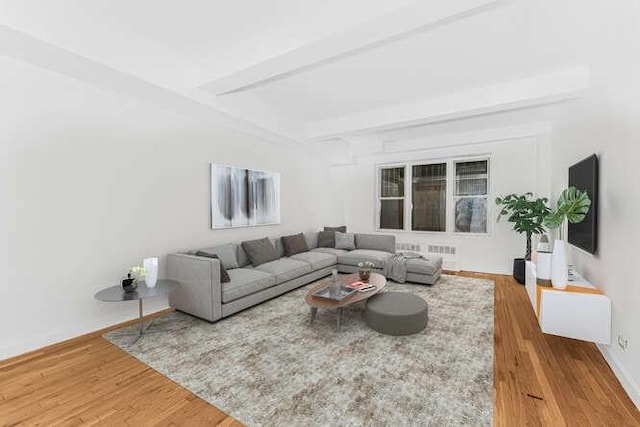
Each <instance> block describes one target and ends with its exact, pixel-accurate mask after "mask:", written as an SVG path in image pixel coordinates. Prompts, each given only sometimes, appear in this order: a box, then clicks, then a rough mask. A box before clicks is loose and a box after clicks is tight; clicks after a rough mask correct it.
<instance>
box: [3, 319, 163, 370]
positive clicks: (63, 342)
mask: <svg viewBox="0 0 640 427" xmlns="http://www.w3.org/2000/svg"><path fill="white" fill-rule="evenodd" d="M172 311H175V309H174V308H172V307H168V308H163V309H160V310H158V311H154V312H152V313H149V314H146V315H144V316H143V318H144V319H145V320H148V319H152V318H154V317H159V316H163V315H165V314H168V313H170V312H172ZM116 322H117V323H113V324H112V325H111V326H107V327H101V328H99V329H96V328H95V326H94V327H93V328H91V329H93V330H92V331H91V332H79V330H78V331H75V333H74V335H75V336H72V337H71V338H62V335H58V334H56V335H52V336H49V337H48V339H49V342H51V344H46V345H44V346H41V347H38V348H36V349H34V350H27V351H22V352H21V353H19V354H16V353H17V352H16V351H15V350H14V349H13V348H11V347H10V348H8V349H3V352H4V353H8V354H13V355H11V356H9V357H6V358H5V359H0V367H6V366H8V365H12V364H15V363H19V362H22V361H24V360H28V359H30V358H32V357H35V356H38V355H41V354H43V353H47V352H50V351H52V350H56V349H59V348H62V347H65V346H68V345H75V344H78V343H82V342H84V341H87V340H90V339H93V338H96V337H99V336H102V335H104V334H106V333H107V332H109V331H112V330H114V329H120V328H122V327H125V326H128V325H132V324H134V323H137V322H138V318H137V317H136V318H133V319H131V320H125V321H121V320H118V321H116ZM91 329H89V330H91ZM86 330H87V329H84V331H86ZM67 336H68V335H67ZM56 338H57V339H56ZM33 342H34V343H35V342H42V338H39V339H37V340H34V341H33ZM33 347H34V346H33V345H32V346H31V348H33ZM15 348H25V345H24V343H22V344H21V345H20V346H16V347H15ZM12 350H13V351H12Z"/></svg>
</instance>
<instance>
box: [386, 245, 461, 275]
mask: <svg viewBox="0 0 640 427" xmlns="http://www.w3.org/2000/svg"><path fill="white" fill-rule="evenodd" d="M396 251H412V252H419V253H421V254H422V255H424V256H429V255H431V256H434V255H436V256H441V257H442V268H443V269H445V270H450V271H458V270H459V268H458V247H457V246H455V245H449V244H444V243H426V242H424V243H416V242H397V243H396Z"/></svg>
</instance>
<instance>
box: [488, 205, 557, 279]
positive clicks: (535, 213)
mask: <svg viewBox="0 0 640 427" xmlns="http://www.w3.org/2000/svg"><path fill="white" fill-rule="evenodd" d="M548 202H549V200H548V199H547V198H538V199H533V193H525V194H520V195H519V194H509V195H507V196H505V197H497V198H496V205H498V206H500V213H499V214H498V220H500V218H501V217H503V216H507V217H508V218H507V220H508V221H509V222H511V223H513V229H514V230H515V231H516V232H517V233H520V234H525V235H526V238H527V242H526V251H525V255H524V258H516V259H514V261H513V277H514V278H515V279H516V281H518V283H524V275H525V274H524V271H525V269H524V268H525V261H530V260H531V236H533V235H534V234H542V233H544V221H545V219H546V218H547V216H548V215H549V213H550V212H551V209H549V207H548V206H547V203H548Z"/></svg>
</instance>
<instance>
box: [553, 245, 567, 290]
mask: <svg viewBox="0 0 640 427" xmlns="http://www.w3.org/2000/svg"><path fill="white" fill-rule="evenodd" d="M568 283H569V270H568V265H567V251H566V248H565V243H564V240H556V241H555V242H554V243H553V255H552V259H551V285H553V287H554V288H557V289H564V288H566V287H567V284H568Z"/></svg>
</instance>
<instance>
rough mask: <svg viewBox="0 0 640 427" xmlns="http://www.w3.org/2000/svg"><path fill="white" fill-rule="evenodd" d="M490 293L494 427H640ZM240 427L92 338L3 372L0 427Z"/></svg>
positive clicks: (573, 347)
mask: <svg viewBox="0 0 640 427" xmlns="http://www.w3.org/2000/svg"><path fill="white" fill-rule="evenodd" d="M462 274H464V275H467V276H473V277H481V278H488V279H492V280H494V281H495V283H496V287H495V301H496V307H495V362H494V365H495V366H494V389H495V393H494V408H495V409H494V424H495V425H496V426H524V425H532V426H537V425H540V426H564V425H566V426H574V425H581V426H589V425H608V426H640V413H639V412H638V410H637V409H636V408H635V406H634V405H633V403H632V402H631V401H630V400H629V398H628V397H627V395H626V394H625V393H624V391H623V389H622V387H621V386H620V384H619V382H618V381H617V379H616V378H615V377H614V376H613V373H612V372H611V370H610V369H609V367H608V366H607V364H606V362H605V361H604V359H603V358H602V356H601V355H600V353H599V352H598V350H597V349H596V347H595V346H594V345H593V344H589V343H584V342H581V341H575V340H570V339H565V338H559V337H553V336H549V335H543V334H542V333H541V332H540V329H539V328H538V326H537V323H536V320H535V318H534V316H533V311H532V310H531V308H530V306H529V302H528V300H527V296H526V294H525V291H524V288H523V287H522V286H520V285H518V284H516V283H515V282H514V281H513V279H511V278H510V277H507V276H498V275H487V274H475V273H462ZM81 424H101V425H189V426H191V425H216V424H221V425H226V426H236V425H241V423H239V422H238V421H236V420H234V419H233V418H231V417H229V416H227V415H226V414H225V413H224V412H222V411H221V410H219V409H217V408H215V407H213V406H211V405H209V404H207V403H206V402H204V401H203V400H201V399H199V398H198V397H196V396H194V395H193V394H191V393H190V392H189V391H187V390H186V389H184V388H182V387H180V386H179V385H177V384H176V383H174V382H172V381H171V380H169V379H167V378H165V377H163V376H162V375H160V374H159V373H157V372H155V371H154V370H152V369H151V368H149V367H147V366H146V365H144V364H143V363H141V362H138V361H137V360H136V359H134V358H133V357H131V356H129V355H128V354H126V353H125V352H123V351H122V350H120V349H118V348H117V347H115V346H113V345H112V344H110V343H109V342H107V341H106V340H104V339H103V338H101V337H100V334H99V333H94V334H91V335H87V336H84V337H81V338H77V339H74V340H71V341H68V342H65V343H61V344H56V345H54V346H51V347H48V348H45V349H42V350H39V351H36V352H33V353H29V354H27V355H23V356H19V357H17V358H13V359H9V360H6V361H3V362H0V425H46V426H53V425H81Z"/></svg>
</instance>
